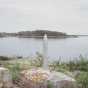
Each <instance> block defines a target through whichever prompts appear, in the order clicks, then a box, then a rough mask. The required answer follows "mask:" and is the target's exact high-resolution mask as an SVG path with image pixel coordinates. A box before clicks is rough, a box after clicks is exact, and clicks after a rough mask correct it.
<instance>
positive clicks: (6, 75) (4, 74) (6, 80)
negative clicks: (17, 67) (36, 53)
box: [0, 67, 13, 88]
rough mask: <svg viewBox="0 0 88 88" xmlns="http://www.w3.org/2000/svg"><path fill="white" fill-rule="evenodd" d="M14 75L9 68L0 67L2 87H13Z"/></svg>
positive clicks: (0, 85)
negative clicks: (12, 75)
mask: <svg viewBox="0 0 88 88" xmlns="http://www.w3.org/2000/svg"><path fill="white" fill-rule="evenodd" d="M12 86H13V85H12V77H11V75H10V72H9V70H8V69H6V68H3V67H0V88H12Z"/></svg>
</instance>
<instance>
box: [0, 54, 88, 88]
mask: <svg viewBox="0 0 88 88" xmlns="http://www.w3.org/2000/svg"><path fill="white" fill-rule="evenodd" d="M42 64H43V58H42V56H41V55H38V56H37V57H35V59H33V60H30V59H25V58H24V59H14V58H8V57H0V65H1V66H4V67H6V68H8V69H9V70H10V72H11V74H12V77H13V81H16V80H18V78H19V74H20V72H21V71H22V70H26V69H31V68H33V67H42ZM49 69H50V70H51V71H58V72H63V73H65V74H68V75H69V76H72V77H74V78H75V79H76V80H77V83H78V85H79V88H88V59H87V58H85V57H83V56H80V57H79V58H78V59H77V60H73V61H69V62H67V63H65V62H60V61H55V62H53V63H50V64H49Z"/></svg>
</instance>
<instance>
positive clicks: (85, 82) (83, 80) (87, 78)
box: [76, 72, 88, 88]
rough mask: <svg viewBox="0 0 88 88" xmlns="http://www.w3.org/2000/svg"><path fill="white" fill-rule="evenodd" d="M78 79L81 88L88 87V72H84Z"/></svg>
mask: <svg viewBox="0 0 88 88" xmlns="http://www.w3.org/2000/svg"><path fill="white" fill-rule="evenodd" d="M76 79H77V82H78V85H79V88H88V72H82V73H81V74H80V75H79V76H78V77H77V78H76Z"/></svg>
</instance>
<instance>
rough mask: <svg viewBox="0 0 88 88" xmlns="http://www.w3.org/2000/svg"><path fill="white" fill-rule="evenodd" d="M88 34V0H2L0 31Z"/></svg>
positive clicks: (0, 0)
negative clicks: (37, 30) (51, 31)
mask: <svg viewBox="0 0 88 88" xmlns="http://www.w3.org/2000/svg"><path fill="white" fill-rule="evenodd" d="M35 29H41V30H54V31H55V30H57V31H62V32H66V33H71V34H88V0H0V32H17V31H22V30H30V31H31V30H35Z"/></svg>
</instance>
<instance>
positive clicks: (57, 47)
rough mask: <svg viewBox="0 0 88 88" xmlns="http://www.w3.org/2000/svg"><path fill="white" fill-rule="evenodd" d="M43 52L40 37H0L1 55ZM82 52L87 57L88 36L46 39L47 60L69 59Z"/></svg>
mask: <svg viewBox="0 0 88 88" xmlns="http://www.w3.org/2000/svg"><path fill="white" fill-rule="evenodd" d="M36 52H41V53H42V52H43V41H42V39H32V38H15V37H9V38H0V55H3V56H7V55H8V56H26V57H27V56H35V55H36ZM80 54H82V55H83V56H85V57H88V37H78V38H67V39H48V57H49V60H57V59H59V57H60V56H61V57H62V60H66V61H67V60H69V59H70V58H71V59H73V58H75V57H79V56H80Z"/></svg>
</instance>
